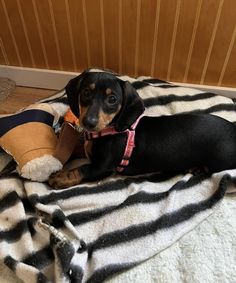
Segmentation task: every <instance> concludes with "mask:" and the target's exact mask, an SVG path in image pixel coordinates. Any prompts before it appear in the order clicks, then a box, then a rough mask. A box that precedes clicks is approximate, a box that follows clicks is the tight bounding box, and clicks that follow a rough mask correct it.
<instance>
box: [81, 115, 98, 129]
mask: <svg viewBox="0 0 236 283" xmlns="http://www.w3.org/2000/svg"><path fill="white" fill-rule="evenodd" d="M97 124H98V118H96V117H84V119H83V125H84V127H85V128H87V129H89V130H92V129H94V128H95V127H96V126H97Z"/></svg>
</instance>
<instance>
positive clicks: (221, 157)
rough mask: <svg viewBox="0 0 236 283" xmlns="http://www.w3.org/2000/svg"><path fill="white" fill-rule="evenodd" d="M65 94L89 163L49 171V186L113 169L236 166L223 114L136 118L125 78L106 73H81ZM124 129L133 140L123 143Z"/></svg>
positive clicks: (235, 133) (136, 101)
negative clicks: (85, 141)
mask: <svg viewBox="0 0 236 283" xmlns="http://www.w3.org/2000/svg"><path fill="white" fill-rule="evenodd" d="M66 92H67V96H68V100H69V105H70V107H71V109H72V111H73V113H74V114H75V115H76V116H77V117H79V119H80V125H81V126H82V127H83V128H84V130H85V132H87V136H88V137H89V136H90V138H91V139H92V148H91V152H90V161H91V163H90V164H87V165H83V166H81V167H79V168H77V169H74V170H71V171H69V172H66V171H60V172H57V173H55V174H53V175H52V176H51V177H50V179H49V184H50V185H51V186H52V187H54V188H59V189H61V188H66V187H68V186H72V185H76V184H79V183H80V182H81V181H96V180H100V179H102V178H104V177H107V176H109V175H111V174H113V173H114V172H117V171H118V173H120V174H124V175H137V174H144V173H151V172H173V173H175V172H176V173H184V172H186V171H187V170H191V169H193V168H207V170H208V171H209V172H218V171H222V170H226V169H232V168H236V127H235V125H234V124H233V123H230V122H228V121H226V120H224V119H222V118H219V117H217V116H214V115H208V114H177V115H173V116H161V117H146V116H144V117H142V118H141V119H140V120H139V118H140V117H141V116H140V115H142V113H143V112H144V104H143V101H142V99H141V98H140V97H139V95H138V93H137V92H136V90H135V89H134V88H133V87H132V85H131V84H130V83H129V82H124V81H122V80H120V79H119V78H117V77H116V76H114V75H112V74H110V73H107V72H89V71H85V72H84V73H82V74H81V75H80V76H78V77H76V78H74V79H72V80H71V81H70V82H69V83H68V85H67V86H66ZM138 120H139V122H137V125H136V129H135V130H133V129H132V126H133V125H134V124H135V122H136V121H138ZM106 131H107V132H108V134H104V135H103V133H104V132H106ZM90 133H91V134H90ZM109 133H110V134H109ZM128 133H129V134H130V133H132V134H133V138H134V141H133V143H132V137H131V142H130V141H128V143H129V144H127V140H128V139H130V136H129V134H128ZM85 136H86V135H85ZM127 150H128V151H127ZM128 152H129V154H128ZM125 155H127V156H125Z"/></svg>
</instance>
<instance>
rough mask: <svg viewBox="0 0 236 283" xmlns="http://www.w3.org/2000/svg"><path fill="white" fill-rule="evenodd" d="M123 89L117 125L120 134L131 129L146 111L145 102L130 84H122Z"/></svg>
mask: <svg viewBox="0 0 236 283" xmlns="http://www.w3.org/2000/svg"><path fill="white" fill-rule="evenodd" d="M121 87H122V90H123V101H122V106H121V110H120V112H119V114H118V117H117V120H116V123H115V129H116V130H117V131H118V132H121V131H124V130H126V129H128V128H130V127H131V126H132V124H133V123H134V122H135V121H136V120H137V119H138V117H139V116H140V115H141V114H142V113H143V112H144V109H145V108H144V103H143V100H142V99H141V98H140V96H139V95H138V93H137V91H136V90H135V88H134V87H133V86H132V85H131V84H130V83H129V82H121Z"/></svg>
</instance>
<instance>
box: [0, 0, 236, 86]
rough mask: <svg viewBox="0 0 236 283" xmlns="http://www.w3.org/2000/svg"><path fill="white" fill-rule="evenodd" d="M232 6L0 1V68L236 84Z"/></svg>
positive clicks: (193, 0)
mask: <svg viewBox="0 0 236 283" xmlns="http://www.w3.org/2000/svg"><path fill="white" fill-rule="evenodd" d="M235 38H236V3H235V0H207V1H205V0H148V1H147V0H0V64H5V65H12V66H23V67H33V68H46V69H55V70H65V71H77V72H80V71H83V70H84V69H85V68H88V67H101V68H108V69H111V70H114V71H116V72H120V73H123V74H128V75H131V76H138V75H147V76H155V77H158V78H160V79H169V80H171V81H179V82H187V83H202V84H211V85H218V86H221V85H222V86H236V80H235V76H236V54H235V53H236V51H235V49H236V47H235V45H236V42H235V41H236V40H235Z"/></svg>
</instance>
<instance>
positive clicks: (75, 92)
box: [65, 70, 88, 117]
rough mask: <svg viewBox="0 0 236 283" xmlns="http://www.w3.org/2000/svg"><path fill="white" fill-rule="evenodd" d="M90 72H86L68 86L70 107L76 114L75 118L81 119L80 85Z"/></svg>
mask: <svg viewBox="0 0 236 283" xmlns="http://www.w3.org/2000/svg"><path fill="white" fill-rule="evenodd" d="M87 72H88V71H87V70H86V71H84V72H83V73H82V74H80V75H79V76H77V77H75V78H73V79H71V80H70V81H69V82H68V84H67V85H66V87H65V89H66V94H67V98H68V102H69V106H70V108H71V111H72V112H73V113H74V114H75V116H77V117H79V115H80V112H79V91H80V85H81V82H82V81H83V79H84V77H85V75H86V73H87Z"/></svg>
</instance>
